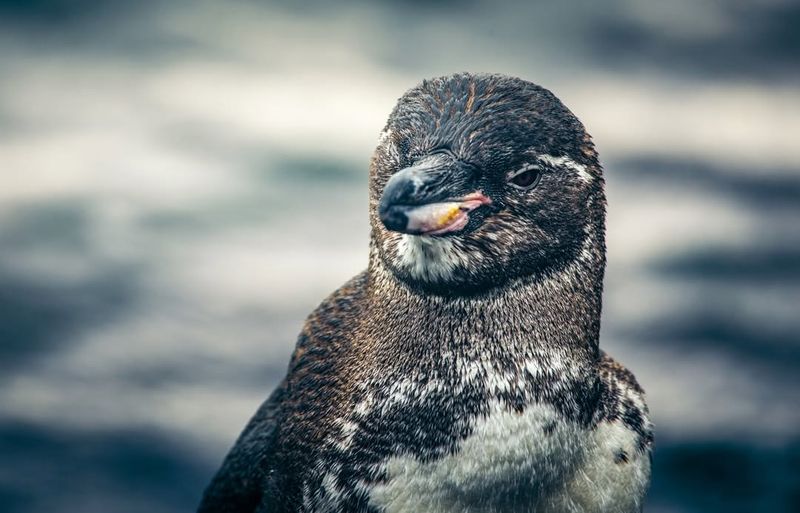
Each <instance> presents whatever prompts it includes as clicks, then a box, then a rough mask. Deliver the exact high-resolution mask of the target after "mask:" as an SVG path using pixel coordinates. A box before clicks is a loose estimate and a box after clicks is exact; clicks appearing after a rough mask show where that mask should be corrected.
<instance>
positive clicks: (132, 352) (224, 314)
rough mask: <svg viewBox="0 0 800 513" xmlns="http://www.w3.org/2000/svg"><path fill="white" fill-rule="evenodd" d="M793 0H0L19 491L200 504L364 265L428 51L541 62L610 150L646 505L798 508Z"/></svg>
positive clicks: (10, 391)
mask: <svg viewBox="0 0 800 513" xmlns="http://www.w3.org/2000/svg"><path fill="white" fill-rule="evenodd" d="M798 27H800V5H799V4H798V3H797V2H792V1H789V0H752V1H743V0H730V1H724V0H677V1H671V2H656V1H652V2H638V1H634V0H609V1H604V2H594V1H591V0H585V1H575V2H560V1H542V2H522V1H520V2H518V3H508V4H501V3H495V2H491V1H489V0H474V1H469V2H457V1H439V2H423V1H419V2H415V1H411V0H407V1H394V2H387V3H380V4H379V3H375V2H367V1H357V0H349V1H342V2H336V3H328V2H323V1H322V0H320V1H318V2H317V1H313V0H312V1H299V2H298V1H294V2H290V1H285V2H246V1H239V0H237V1H228V2H209V1H206V0H194V1H191V2H190V1H185V2H184V1H173V2H160V1H157V0H156V1H140V2H124V1H122V0H118V1H97V2H93V1H88V0H71V1H70V0H32V1H8V0H0V173H2V175H1V176H2V186H0V511H3V512H6V513H18V512H19V513H22V512H24V513H40V512H48V513H51V512H57V511H72V512H86V513H94V512H97V513H101V512H102V513H108V512H113V513H117V512H119V513H126V512H140V511H148V512H150V513H161V512H164V513H166V512H178V511H193V510H194V508H195V507H196V504H197V502H198V500H199V498H200V494H201V492H202V489H203V487H204V486H205V484H206V483H207V481H208V480H209V479H210V477H211V475H212V473H213V472H214V471H215V470H216V468H217V466H218V464H219V463H220V461H221V458H222V457H223V455H224V454H225V452H226V451H227V449H228V448H229V447H230V445H231V444H232V443H233V441H234V439H235V437H236V436H237V434H238V433H239V431H240V430H241V428H242V427H243V426H244V424H245V422H246V421H247V419H248V418H249V417H250V415H251V414H252V413H253V412H254V411H255V409H256V407H257V406H258V405H259V404H260V402H261V401H262V400H263V399H264V398H265V397H266V396H267V394H268V393H269V391H270V390H271V388H272V387H273V386H274V385H275V384H276V383H277V382H278V380H279V379H280V377H281V376H282V375H283V373H284V371H285V368H286V364H287V359H288V357H289V354H290V352H291V350H292V347H293V345H294V340H295V336H296V334H297V333H298V331H299V329H300V326H301V323H302V321H303V319H304V317H305V316H306V314H308V313H309V312H310V311H311V309H312V308H314V307H315V306H316V304H317V303H318V302H319V301H321V299H322V298H323V297H325V296H326V295H327V294H328V293H329V292H331V291H332V290H333V289H334V288H336V287H337V286H339V285H340V284H341V283H342V282H344V281H345V280H346V279H348V278H349V277H350V276H352V275H353V274H355V273H357V272H358V271H360V270H361V269H362V268H364V267H365V265H366V259H367V240H368V235H369V233H368V224H367V215H366V208H367V194H366V184H367V167H368V163H369V158H370V155H371V152H372V150H373V148H374V146H375V144H376V141H377V136H378V133H379V132H380V130H381V128H382V127H383V124H384V122H385V119H386V117H387V115H388V113H389V111H390V109H391V108H392V106H393V104H394V102H395V101H396V99H397V98H398V97H399V96H400V95H401V94H402V93H403V92H404V91H405V90H406V89H408V88H410V87H412V86H414V85H415V84H416V83H417V82H418V81H420V80H421V79H422V78H425V77H429V76H436V75H442V74H447V73H450V72H454V71H461V70H470V71H492V72H503V73H508V74H512V75H517V76H521V77H523V78H526V79H529V80H532V81H535V82H537V83H539V84H541V85H543V86H545V87H548V88H549V89H551V90H552V91H554V92H555V93H556V95H558V96H559V97H560V98H561V99H562V100H563V101H564V102H565V103H566V104H567V106H568V107H570V108H571V109H572V110H573V111H574V112H575V113H576V114H577V115H578V117H579V118H580V119H581V120H583V122H584V123H585V124H586V126H587V127H588V130H589V132H590V133H591V134H592V135H593V136H594V139H595V142H596V143H597V147H598V149H599V151H600V155H601V158H602V161H603V162H604V165H605V168H606V173H607V184H608V185H607V186H608V197H609V219H608V234H609V236H608V246H609V266H608V273H607V280H606V293H605V309H604V320H603V323H604V324H603V338H602V345H604V347H605V348H606V349H607V350H608V351H610V352H611V353H612V354H614V356H615V357H616V358H617V359H619V360H621V361H622V362H624V363H625V364H627V365H629V366H630V367H631V368H632V369H633V370H634V371H635V372H636V375H637V376H638V378H639V381H640V382H641V383H642V384H643V386H644V387H645V389H646V390H647V392H648V395H649V403H650V406H651V410H652V414H653V417H654V418H655V421H656V424H657V436H656V452H655V458H654V465H655V466H654V477H653V485H652V489H651V493H650V496H649V499H648V503H647V508H646V511H649V512H658V513H672V512H727V513H730V512H762V511H764V512H789V511H793V512H796V511H800V404H799V403H800V394H799V389H800V373H798V370H799V369H798V364H800V335H798V333H800V151H799V150H798V137H799V136H800V80H798V79H800V66H798V61H797V57H798V55H799V54H800V30H799V29H798Z"/></svg>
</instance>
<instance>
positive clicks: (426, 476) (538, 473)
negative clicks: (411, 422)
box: [370, 404, 585, 512]
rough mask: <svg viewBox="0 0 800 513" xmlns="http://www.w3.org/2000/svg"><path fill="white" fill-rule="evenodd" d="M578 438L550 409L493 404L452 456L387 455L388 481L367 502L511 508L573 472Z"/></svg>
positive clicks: (391, 508) (579, 455) (412, 507)
mask: <svg viewBox="0 0 800 513" xmlns="http://www.w3.org/2000/svg"><path fill="white" fill-rule="evenodd" d="M584 439H585V436H584V432H583V430H582V429H580V428H579V427H577V426H575V425H572V424H568V423H566V422H564V420H563V417H561V416H560V415H559V414H558V413H557V412H556V411H555V410H554V409H553V408H552V407H550V406H545V405H529V406H528V407H527V408H526V409H525V410H524V411H523V412H522V413H517V412H514V411H509V410H508V409H506V408H504V407H501V406H500V405H499V404H496V405H494V406H493V408H492V409H491V413H490V414H489V415H488V416H487V417H485V418H482V419H480V420H478V421H477V422H476V424H475V426H474V428H473V432H472V434H471V436H470V437H469V438H467V439H466V440H465V441H464V442H463V443H462V444H461V446H460V447H459V449H458V451H457V452H456V453H455V454H452V455H449V456H446V457H444V458H441V459H438V460H436V461H433V462H430V463H422V462H420V461H419V460H417V459H416V458H414V457H409V456H399V457H394V458H392V459H390V460H389V461H388V462H387V463H386V467H385V468H386V470H387V472H388V477H389V480H388V482H387V483H386V484H383V485H380V486H377V487H375V488H373V489H372V490H371V491H370V503H371V504H373V505H375V506H378V507H380V508H383V509H384V510H385V511H387V512H399V511H430V512H435V511H442V512H444V511H461V512H463V511H492V510H493V511H512V510H516V509H517V506H518V505H519V504H520V503H521V502H522V503H532V502H533V501H535V498H536V496H538V495H540V494H541V492H542V491H544V489H548V488H552V487H554V486H555V485H556V484H557V483H559V482H560V481H562V480H563V477H564V476H565V475H568V474H570V473H571V472H572V469H573V468H574V467H575V466H576V465H577V463H578V462H579V461H581V460H582V459H583V454H584V452H585V447H584V446H583V443H582V441H583V440H584Z"/></svg>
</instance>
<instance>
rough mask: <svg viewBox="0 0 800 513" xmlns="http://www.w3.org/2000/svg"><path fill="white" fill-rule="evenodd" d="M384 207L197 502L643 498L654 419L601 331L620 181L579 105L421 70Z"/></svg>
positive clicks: (227, 506)
mask: <svg viewBox="0 0 800 513" xmlns="http://www.w3.org/2000/svg"><path fill="white" fill-rule="evenodd" d="M369 214H370V221H371V226H372V238H371V243H370V260H369V268H368V269H367V270H366V271H365V272H363V273H362V274H360V275H358V276H356V277H355V278H353V279H352V280H350V281H349V282H348V283H347V284H345V285H344V286H343V287H342V288H340V289H339V290H337V291H336V292H334V293H333V294H332V295H331V296H330V297H329V298H328V299H326V300H325V301H324V302H323V303H322V304H321V305H320V306H319V307H318V308H317V309H316V310H315V311H314V312H313V313H312V314H311V316H310V317H309V318H308V320H307V322H306V324H305V326H304V328H303V331H302V333H301V334H300V337H299V340H298V343H297V348H296V350H295V352H294V355H293V356H292V360H291V363H290V365H289V370H288V373H287V376H286V378H285V379H284V381H283V382H282V383H281V385H280V386H279V387H278V389H277V390H276V391H275V392H274V393H273V394H272V396H271V397H270V398H269V399H268V400H267V402H266V403H265V404H264V405H263V406H262V407H261V409H260V410H259V411H258V412H257V413H256V415H255V417H254V418H253V419H252V420H251V422H250V424H249V425H248V426H247V427H246V428H245V430H244V432H243V433H242V435H241V436H240V438H239V440H238V441H237V442H236V445H235V446H234V448H233V449H232V450H231V452H230V454H229V455H228V456H227V458H226V459H225V462H224V463H223V465H222V468H221V469H220V471H219V472H218V474H217V476H216V477H215V478H214V480H213V481H212V483H211V484H210V485H209V487H208V489H207V490H206V494H205V496H204V499H203V503H202V504H201V506H200V511H201V512H231V513H233V512H237V513H245V512H248V513H250V512H295V511H303V512H333V511H356V512H357V511H363V512H383V511H386V512H392V511H408V512H416V511H430V512H434V511H442V512H444V511H453V512H456V511H458V512H462V511H481V512H484V511H485V512H537V513H543V512H602V511H608V512H622V513H626V512H635V511H639V510H640V509H641V504H642V499H643V496H644V493H645V491H646V488H647V485H648V482H649V473H650V449H651V444H652V427H651V424H650V422H649V420H648V418H647V407H646V406H645V403H644V397H643V392H642V390H641V388H640V387H639V386H638V384H637V383H636V380H635V379H634V377H633V375H632V374H631V373H630V372H629V371H628V370H627V369H625V368H624V367H623V366H621V365H620V364H619V363H617V362H615V361H614V360H613V359H611V357H609V356H608V355H606V354H604V353H603V352H601V351H600V350H599V347H598V337H599V330H600V309H601V294H602V281H603V271H604V267H605V242H604V234H605V195H604V192H603V177H602V170H601V167H600V164H599V162H598V160H597V153H596V152H595V150H594V147H593V145H592V142H591V139H590V137H589V136H588V135H587V134H586V133H585V131H584V129H583V126H582V125H581V123H580V122H579V121H578V120H577V118H575V116H574V115H572V113H570V112H569V111H568V110H567V109H566V108H565V107H564V106H563V105H562V104H561V102H560V101H559V100H558V99H557V98H556V97H555V96H553V95H552V94H551V93H550V92H549V91H547V90H545V89H543V88H540V87H538V86H536V85H534V84H531V83H529V82H525V81H522V80H519V79H515V78H510V77H503V76H498V75H471V74H457V75H453V76H449V77H443V78H438V79H434V80H430V81H425V82H423V83H422V84H421V85H419V86H417V87H416V88H414V89H412V90H411V91H409V92H408V93H406V94H405V95H404V96H403V97H402V98H401V99H400V100H399V102H398V104H397V106H396V107H395V109H394V111H393V112H392V114H391V116H390V118H389V121H388V123H387V126H386V128H385V130H384V132H383V133H382V135H381V138H380V142H379V146H378V148H377V150H376V152H375V156H374V158H373V160H372V165H371V170H370V212H369ZM387 227H389V228H391V229H388V228H387Z"/></svg>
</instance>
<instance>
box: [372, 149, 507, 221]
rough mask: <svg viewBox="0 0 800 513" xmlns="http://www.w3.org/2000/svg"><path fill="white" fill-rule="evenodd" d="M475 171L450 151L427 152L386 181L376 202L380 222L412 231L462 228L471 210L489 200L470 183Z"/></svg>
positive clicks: (488, 203)
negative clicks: (378, 200)
mask: <svg viewBox="0 0 800 513" xmlns="http://www.w3.org/2000/svg"><path fill="white" fill-rule="evenodd" d="M474 174H475V173H474V170H473V169H471V168H470V167H469V166H467V165H465V164H463V163H461V162H459V161H458V160H456V159H455V158H454V157H453V156H452V155H450V154H446V153H436V154H432V155H428V156H427V157H425V158H423V159H422V160H420V161H419V162H417V163H416V164H415V165H414V166H412V167H407V168H405V169H401V170H400V171H398V172H397V173H395V174H394V175H392V177H391V178H390V179H389V181H388V182H387V183H386V187H385V188H384V189H383V195H382V196H381V200H380V203H379V204H378V215H379V217H380V219H381V222H382V223H383V225H384V226H385V227H386V229H388V230H392V231H395V232H401V233H408V234H411V235H444V234H447V233H455V232H459V231H461V230H463V229H464V228H465V227H466V226H467V223H469V213H470V212H472V211H473V210H475V209H477V208H479V207H481V206H483V205H490V204H491V203H492V200H491V199H490V198H489V197H487V196H486V195H484V194H483V192H481V191H480V190H476V188H475V187H474V184H471V182H473V181H474ZM470 185H473V186H472V187H470Z"/></svg>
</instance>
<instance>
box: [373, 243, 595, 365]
mask: <svg viewBox="0 0 800 513" xmlns="http://www.w3.org/2000/svg"><path fill="white" fill-rule="evenodd" d="M370 253H371V255H370V265H369V270H368V274H369V279H368V288H367V290H368V294H369V296H370V300H369V301H368V304H369V306H368V310H369V312H368V314H367V317H368V318H369V319H370V320H371V324H372V325H373V326H378V327H379V329H378V330H379V331H378V332H375V333H372V337H371V339H372V340H374V341H375V342H376V344H379V345H384V349H387V350H389V351H390V352H391V353H392V354H403V353H406V352H411V353H412V354H417V355H418V354H420V351H428V354H431V353H430V352H431V351H433V354H436V352H437V351H441V352H451V351H454V352H460V353H471V354H473V355H476V354H477V355H478V356H479V357H484V356H485V355H486V353H487V352H488V353H492V354H495V355H498V354H503V355H507V357H508V358H514V357H515V356H523V355H524V356H526V357H531V356H532V355H533V356H536V355H539V356H542V355H558V356H560V357H566V358H571V359H579V360H585V361H586V362H594V361H595V360H596V358H597V355H598V351H599V350H598V338H599V332H600V312H601V304H602V299H601V296H602V281H603V268H604V263H605V261H604V255H603V253H602V251H600V250H594V251H587V252H584V253H583V254H582V255H581V256H579V257H578V258H577V259H576V260H574V261H573V262H571V263H569V264H568V265H567V266H565V267H564V268H563V269H561V270H559V271H554V272H550V273H548V274H546V275H535V274H533V275H530V276H527V277H524V278H520V279H517V280H515V281H513V282H511V283H508V284H506V285H504V286H502V287H497V288H494V289H491V290H488V291H486V293H484V294H478V295H470V296H457V295H451V296H445V295H432V294H425V293H423V292H420V291H417V290H415V289H413V288H411V287H409V286H408V285H407V284H405V283H404V282H403V281H401V280H400V279H399V278H398V277H397V276H395V274H394V273H392V272H391V270H389V269H388V268H387V266H386V265H385V264H384V263H383V260H382V258H381V257H380V255H379V254H378V252H377V251H371V252H370Z"/></svg>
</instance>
